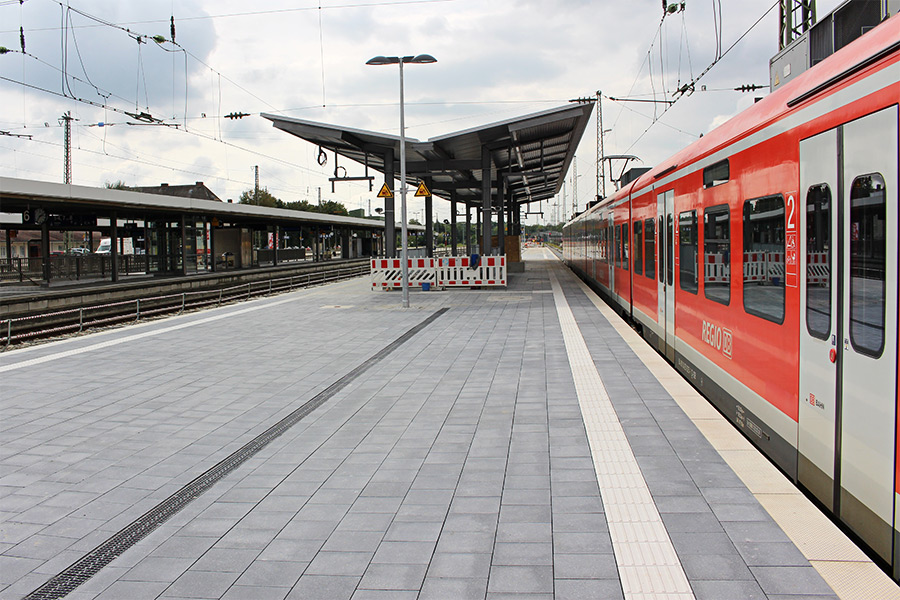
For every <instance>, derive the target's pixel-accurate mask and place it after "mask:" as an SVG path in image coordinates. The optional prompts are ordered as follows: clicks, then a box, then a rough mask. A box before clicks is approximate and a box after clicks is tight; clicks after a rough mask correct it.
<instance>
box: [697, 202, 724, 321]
mask: <svg viewBox="0 0 900 600" xmlns="http://www.w3.org/2000/svg"><path fill="white" fill-rule="evenodd" d="M729 218H730V213H729V210H728V205H727V204H722V205H720V206H711V207H709V208H707V209H706V210H704V211H703V254H704V255H705V258H704V259H703V293H704V295H706V297H707V298H709V299H710V300H714V301H716V302H721V303H722V304H725V305H726V306H727V305H728V304H729V303H730V302H731V227H730V224H729Z"/></svg>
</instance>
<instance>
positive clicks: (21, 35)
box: [19, 27, 25, 54]
mask: <svg viewBox="0 0 900 600" xmlns="http://www.w3.org/2000/svg"><path fill="white" fill-rule="evenodd" d="M19 44H21V46H22V54H25V29H24V28H22V27H19Z"/></svg>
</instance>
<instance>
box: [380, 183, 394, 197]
mask: <svg viewBox="0 0 900 600" xmlns="http://www.w3.org/2000/svg"><path fill="white" fill-rule="evenodd" d="M378 197H379V198H393V197H394V193H393V192H392V191H391V188H389V187H388V184H387V183H385V184H384V185H382V186H381V190H380V191H379V192H378Z"/></svg>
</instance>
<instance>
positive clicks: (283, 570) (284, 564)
mask: <svg viewBox="0 0 900 600" xmlns="http://www.w3.org/2000/svg"><path fill="white" fill-rule="evenodd" d="M307 564H308V563H303V562H291V561H275V560H260V561H256V562H254V563H253V564H251V565H250V566H249V567H247V568H246V570H244V571H243V573H241V576H240V577H239V578H238V580H237V581H236V582H235V585H238V586H258V587H261V588H269V587H284V588H290V587H292V586H293V585H294V584H295V583H297V581H298V580H299V579H300V576H301V575H303V572H304V571H305V570H306V567H307ZM286 594H287V591H285V595H286Z"/></svg>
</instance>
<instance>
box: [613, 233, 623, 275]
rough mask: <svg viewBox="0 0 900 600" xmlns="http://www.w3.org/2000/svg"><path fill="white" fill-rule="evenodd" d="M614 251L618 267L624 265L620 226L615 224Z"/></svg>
mask: <svg viewBox="0 0 900 600" xmlns="http://www.w3.org/2000/svg"><path fill="white" fill-rule="evenodd" d="M612 230H613V252H615V259H614V264H615V265H616V266H617V267H621V266H622V246H621V244H620V243H619V226H618V225H613V228H612Z"/></svg>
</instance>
